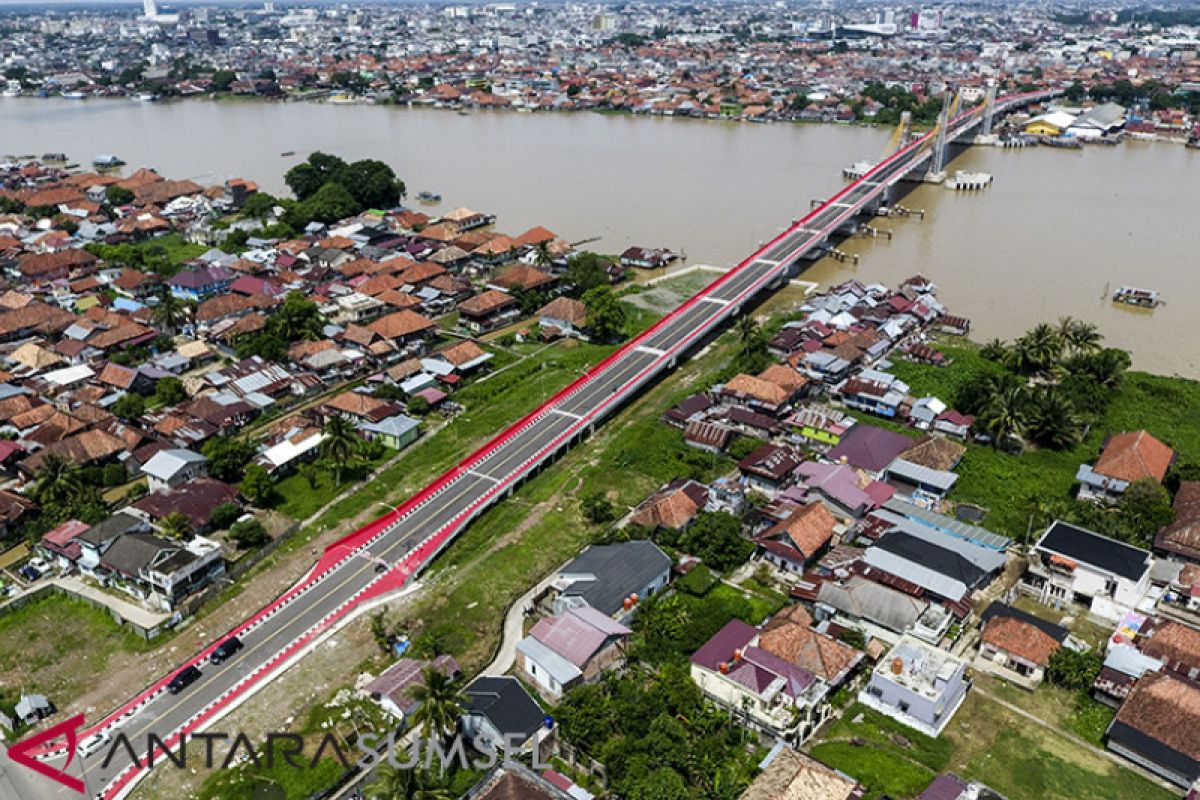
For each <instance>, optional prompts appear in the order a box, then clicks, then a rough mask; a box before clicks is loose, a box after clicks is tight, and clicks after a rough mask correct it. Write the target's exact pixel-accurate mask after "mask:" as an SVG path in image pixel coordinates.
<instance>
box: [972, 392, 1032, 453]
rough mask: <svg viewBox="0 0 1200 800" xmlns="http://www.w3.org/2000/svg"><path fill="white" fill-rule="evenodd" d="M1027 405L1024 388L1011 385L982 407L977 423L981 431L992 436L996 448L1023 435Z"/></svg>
mask: <svg viewBox="0 0 1200 800" xmlns="http://www.w3.org/2000/svg"><path fill="white" fill-rule="evenodd" d="M1027 405H1028V401H1027V398H1026V395H1025V388H1024V387H1022V386H1012V385H1010V386H1005V387H1004V388H1002V389H1000V390H999V391H998V392H996V393H995V394H993V395H992V396H991V399H990V400H988V402H987V404H986V405H984V407H983V410H982V411H981V412H980V415H979V418H980V419H979V421H980V424H981V425H982V426H983V429H984V430H985V431H987V432H988V433H990V434H991V435H992V439H993V441H994V442H995V444H996V446H997V447H1002V446H1003V445H1004V444H1005V443H1006V442H1009V441H1011V440H1013V439H1020V438H1021V436H1023V435H1024V433H1025V427H1026V425H1027V424H1028V420H1027V418H1026V406H1027Z"/></svg>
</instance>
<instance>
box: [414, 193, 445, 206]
mask: <svg viewBox="0 0 1200 800" xmlns="http://www.w3.org/2000/svg"><path fill="white" fill-rule="evenodd" d="M417 199H418V200H420V201H421V202H422V203H440V202H442V196H441V195H440V194H438V193H437V192H418V193H417Z"/></svg>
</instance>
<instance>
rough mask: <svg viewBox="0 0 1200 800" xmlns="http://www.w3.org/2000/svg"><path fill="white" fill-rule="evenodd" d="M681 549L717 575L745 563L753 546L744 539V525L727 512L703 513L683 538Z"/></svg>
mask: <svg viewBox="0 0 1200 800" xmlns="http://www.w3.org/2000/svg"><path fill="white" fill-rule="evenodd" d="M679 546H680V548H681V549H682V550H685V551H687V552H689V553H691V554H692V555H695V556H697V557H698V558H700V560H701V561H703V562H704V563H705V564H707V565H708V566H710V567H712V568H713V569H715V570H717V571H718V572H726V571H727V570H730V569H733V568H734V567H737V566H741V565H742V564H744V563H746V559H748V558H749V557H750V555H751V553H753V552H754V544H753V543H751V542H750V541H749V540H748V539H745V538H744V537H743V536H742V523H741V520H739V519H738V518H737V517H735V516H733V515H732V514H729V513H727V512H724V511H715V512H709V511H701V512H700V513H699V514H697V515H696V518H695V519H694V520H692V523H691V524H690V525H688V527H687V529H686V530H685V531H684V532H683V535H682V536H681V537H680V540H679Z"/></svg>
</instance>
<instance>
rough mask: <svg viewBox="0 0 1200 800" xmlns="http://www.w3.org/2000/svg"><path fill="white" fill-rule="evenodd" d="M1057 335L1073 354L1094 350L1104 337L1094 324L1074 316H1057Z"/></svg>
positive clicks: (1097, 348)
mask: <svg viewBox="0 0 1200 800" xmlns="http://www.w3.org/2000/svg"><path fill="white" fill-rule="evenodd" d="M1058 335H1059V337H1060V338H1061V339H1062V340H1063V342H1064V343H1065V344H1066V346H1067V348H1068V349H1069V350H1070V351H1071V352H1072V353H1073V354H1075V355H1079V354H1080V353H1094V352H1096V351H1097V350H1099V349H1100V342H1101V341H1102V340H1103V339H1104V337H1103V336H1101V335H1100V331H1099V329H1097V328H1096V326H1095V325H1093V324H1092V323H1090V322H1084V321H1083V320H1081V319H1075V318H1074V317H1059V320H1058Z"/></svg>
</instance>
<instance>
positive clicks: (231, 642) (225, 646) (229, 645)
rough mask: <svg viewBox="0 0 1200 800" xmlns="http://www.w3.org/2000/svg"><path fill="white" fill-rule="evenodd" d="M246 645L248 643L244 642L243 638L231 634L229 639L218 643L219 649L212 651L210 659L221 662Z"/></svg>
mask: <svg viewBox="0 0 1200 800" xmlns="http://www.w3.org/2000/svg"><path fill="white" fill-rule="evenodd" d="M245 646H246V645H244V644H242V640H241V639H239V638H238V637H236V636H230V637H229V638H228V639H226V640H225V641H223V642H221V643H220V644H219V645H217V649H215V650H213V651H212V655H210V656H209V657H208V660H209V661H211V662H212V663H214V664H220V663H221V662H222V661H224V660H225V659H227V658H229V657H230V656H232V655H233V654H234V653H236V652H237V651H238V650H241V649H242V648H243V647H245Z"/></svg>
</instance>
